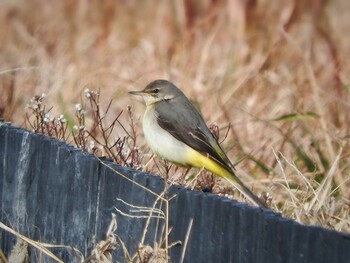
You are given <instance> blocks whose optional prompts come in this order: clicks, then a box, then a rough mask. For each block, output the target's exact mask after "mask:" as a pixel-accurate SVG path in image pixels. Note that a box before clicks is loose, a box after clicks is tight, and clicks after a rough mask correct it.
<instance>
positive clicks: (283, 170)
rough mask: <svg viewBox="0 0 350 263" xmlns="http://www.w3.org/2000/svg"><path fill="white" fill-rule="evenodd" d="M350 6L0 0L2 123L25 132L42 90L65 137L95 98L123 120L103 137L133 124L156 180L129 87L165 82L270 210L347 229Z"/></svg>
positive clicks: (343, 1)
mask: <svg viewBox="0 0 350 263" xmlns="http://www.w3.org/2000/svg"><path fill="white" fill-rule="evenodd" d="M349 11H350V3H349V1H347V0H334V1H327V0H312V1H303V0H294V1H293V0H281V1H268V0H260V1H255V0H247V1H241V0H227V1H215V0H211V1H209V0H207V1H196V0H184V1H161V0H155V1H136V0H130V1H121V0H120V1H113V0H105V1H98V0H92V1H84V0H80V1H69V0H62V1H43V0H31V1H25V0H14V1H10V0H2V1H1V2H0V117H2V118H4V119H5V120H7V121H11V122H12V123H14V124H15V125H21V126H23V125H25V119H26V117H25V114H26V111H28V107H26V105H27V104H29V102H30V99H31V98H32V97H33V96H34V95H40V94H42V93H45V94H46V98H45V100H46V104H47V105H49V106H48V107H52V109H51V111H50V114H52V115H54V116H59V115H60V114H63V115H64V116H65V118H66V119H68V122H70V125H68V129H69V130H73V125H74V124H75V125H76V124H77V123H75V122H74V118H73V117H74V114H75V112H76V108H75V107H74V105H75V104H77V103H81V104H84V90H85V89H87V88H88V89H90V90H100V97H99V106H100V107H101V111H103V110H106V109H107V108H108V105H109V103H110V100H111V99H113V102H112V104H111V105H110V107H109V111H108V114H106V116H105V118H104V120H103V121H104V122H106V123H108V122H113V120H114V118H115V117H116V116H117V115H118V114H119V113H120V112H121V111H124V113H123V115H121V117H120V118H119V120H120V122H121V124H122V125H120V127H119V128H116V129H115V130H114V131H113V136H112V137H111V140H112V141H115V140H117V138H119V137H120V136H128V135H127V134H126V132H125V130H124V129H123V127H128V128H129V124H130V118H133V121H134V123H133V125H134V127H136V130H135V133H136V136H137V137H136V138H137V140H136V138H133V139H134V140H136V144H137V147H138V149H140V152H141V154H142V163H143V165H144V166H143V167H144V169H145V170H148V171H151V172H154V173H160V172H159V170H158V168H157V167H158V166H159V165H158V164H157V163H156V162H155V161H154V160H153V159H151V153H150V152H149V149H148V147H147V146H146V145H145V142H144V140H143V135H142V129H141V121H140V117H141V116H142V113H143V104H142V103H140V101H138V100H134V99H132V98H131V97H130V96H129V95H128V94H127V91H129V90H135V89H142V88H143V87H145V86H146V85H147V84H148V83H149V82H150V81H152V80H154V79H159V78H164V79H169V80H171V81H172V82H174V83H175V84H176V85H178V86H179V87H180V88H182V89H183V90H184V92H185V93H186V94H187V95H188V96H189V97H190V98H191V99H193V101H194V103H195V104H196V105H198V107H199V109H200V110H201V112H202V113H203V115H204V117H205V119H206V120H207V123H208V125H213V124H214V127H215V125H218V127H219V134H220V138H224V137H226V138H225V140H224V142H223V146H224V148H225V149H226V150H227V152H228V155H229V156H230V158H231V159H232V160H233V162H235V161H237V160H241V162H240V163H239V165H238V166H237V169H238V172H239V174H240V176H241V178H242V179H243V181H245V182H246V183H247V184H248V185H249V186H250V187H251V188H253V190H254V191H255V192H256V193H261V192H265V193H268V194H265V197H267V196H269V197H268V198H270V199H271V200H270V202H271V207H272V208H274V209H276V210H279V211H281V212H282V213H283V214H284V216H287V217H291V218H294V219H297V220H298V221H301V222H305V223H313V224H320V225H322V226H325V227H330V228H333V229H336V230H339V231H345V232H349V231H350V230H349V229H350V219H349V205H350V202H349V199H350V190H349V185H350V182H349V172H350V157H349V153H350V151H349V129H350V114H349V113H350V95H349V94H350V93H349V76H350V65H349V63H348V58H349V57H350V35H349V32H350V18H349ZM85 95H86V93H85ZM85 103H86V102H85ZM128 105H133V116H132V117H130V116H129V117H130V118H129V117H128V115H127V114H126V112H127V110H126V109H127V106H128ZM72 120H73V121H72ZM89 122H93V121H92V120H90V119H89V118H87V119H86V123H84V125H86V126H88V125H89ZM122 126H123V127H122ZM227 131H228V134H227V136H225V134H226V132H227ZM70 142H74V140H73V139H72V138H70ZM134 142H135V141H134ZM112 143H113V142H112ZM242 158H243V159H242ZM165 166H166V167H165V170H166V171H167V172H168V173H169V171H170V172H171V174H170V177H173V178H179V177H181V176H182V175H183V172H179V170H178V169H175V168H174V167H170V168H169V169H168V168H167V165H165ZM179 173H180V174H181V175H180V176H179V175H178V177H177V174H179ZM186 176H187V178H193V175H192V177H191V174H187V175H186ZM201 176H202V179H197V181H198V184H199V185H200V186H201V187H202V186H205V185H206V184H208V183H210V182H212V181H213V180H214V181H215V182H214V183H213V185H214V187H213V191H214V192H218V193H222V194H226V193H229V194H231V195H234V197H235V198H240V196H238V194H237V193H235V192H234V193H232V192H230V191H229V190H227V188H225V185H224V184H223V183H222V182H220V180H219V179H216V178H214V179H213V178H212V177H211V176H210V175H208V174H203V175H201ZM199 178H201V177H199ZM203 178H204V179H203ZM208 178H209V179H208ZM170 179H171V178H170ZM174 180H175V181H176V180H177V179H173V181H174ZM185 182H187V181H186V180H185Z"/></svg>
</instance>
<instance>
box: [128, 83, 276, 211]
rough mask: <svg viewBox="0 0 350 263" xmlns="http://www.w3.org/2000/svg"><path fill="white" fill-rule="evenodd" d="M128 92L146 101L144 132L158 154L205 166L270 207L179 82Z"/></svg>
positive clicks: (150, 84)
mask: <svg viewBox="0 0 350 263" xmlns="http://www.w3.org/2000/svg"><path fill="white" fill-rule="evenodd" d="M129 93H130V94H131V95H141V96H142V98H143V100H144V103H145V104H146V109H145V112H144V115H143V121H142V126H143V133H144V136H145V139H146V142H147V144H148V145H149V147H150V148H151V150H152V151H153V152H154V153H155V154H156V155H158V156H159V157H161V158H163V159H165V160H167V161H169V162H172V163H174V164H176V165H180V166H186V167H195V168H204V169H206V170H207V171H209V172H211V173H213V174H215V175H217V176H219V177H222V178H224V179H226V180H227V181H228V182H229V183H231V184H232V185H233V186H234V187H235V188H236V189H237V190H239V192H241V193H242V194H243V195H244V196H245V197H246V198H247V199H248V200H249V201H250V202H252V203H253V204H254V205H256V206H259V207H261V208H266V209H268V208H269V207H268V206H267V204H266V203H265V202H264V201H263V200H261V199H260V198H259V197H257V196H256V195H255V194H254V193H253V192H252V191H251V190H250V189H249V188H248V187H247V186H245V185H244V183H243V182H242V181H241V180H240V179H239V178H238V177H237V175H236V173H235V169H234V166H233V165H232V163H231V161H230V160H229V158H228V157H227V155H226V154H225V152H224V151H223V149H222V148H221V146H220V144H219V143H218V141H217V139H216V138H215V137H214V136H213V134H212V133H211V131H210V130H209V128H208V126H207V125H206V123H205V121H204V119H203V117H202V115H201V114H200V113H199V112H198V110H197V109H196V108H195V107H194V106H193V104H192V103H191V102H190V100H189V99H188V98H187V97H186V95H185V94H184V93H183V92H182V91H181V90H180V89H179V88H178V87H177V86H175V85H174V84H173V83H172V82H170V81H168V80H163V79H158V80H154V81H152V82H150V83H149V84H148V85H147V86H146V87H145V88H144V89H143V90H139V91H129Z"/></svg>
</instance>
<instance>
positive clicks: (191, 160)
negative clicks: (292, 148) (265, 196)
mask: <svg viewBox="0 0 350 263" xmlns="http://www.w3.org/2000/svg"><path fill="white" fill-rule="evenodd" d="M187 160H188V163H187V164H188V165H191V166H194V167H198V168H201V167H203V168H205V169H206V170H208V171H210V172H212V173H214V174H216V175H217V176H220V177H222V178H225V179H226V180H227V181H229V182H230V183H231V184H232V185H233V186H234V187H235V188H237V190H238V191H240V192H241V193H242V194H243V195H244V196H245V197H246V198H248V199H249V200H250V201H251V202H252V203H253V204H255V205H257V206H260V207H262V208H269V207H268V206H267V204H266V203H265V202H264V201H262V200H261V199H260V198H259V197H257V196H256V195H255V194H254V193H253V192H252V191H250V190H249V188H248V187H246V186H245V185H244V184H243V182H242V181H241V180H240V179H239V178H238V177H237V176H236V175H235V173H234V172H233V170H232V169H230V167H229V166H226V167H224V166H223V165H221V164H219V163H218V162H217V161H215V160H213V159H211V158H210V157H208V156H204V155H203V154H201V153H199V152H197V151H195V150H193V149H191V150H188V156H187Z"/></svg>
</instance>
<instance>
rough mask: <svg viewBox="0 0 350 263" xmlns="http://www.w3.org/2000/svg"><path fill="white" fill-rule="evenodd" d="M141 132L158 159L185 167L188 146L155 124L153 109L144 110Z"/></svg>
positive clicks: (151, 107)
mask: <svg viewBox="0 0 350 263" xmlns="http://www.w3.org/2000/svg"><path fill="white" fill-rule="evenodd" d="M143 132H144V135H145V138H146V141H147V143H148V145H149V147H150V148H151V150H152V151H153V152H154V153H155V154H157V155H159V156H160V157H162V158H164V159H166V160H168V161H170V162H174V163H177V164H182V165H187V161H188V159H187V154H188V152H189V146H187V145H186V144H184V143H182V142H180V141H178V140H177V139H176V138H175V137H173V136H172V135H171V134H170V133H169V132H167V131H166V130H164V129H163V128H161V127H160V126H159V124H158V122H157V113H156V111H155V107H153V106H150V107H147V108H146V111H145V114H144V116H143Z"/></svg>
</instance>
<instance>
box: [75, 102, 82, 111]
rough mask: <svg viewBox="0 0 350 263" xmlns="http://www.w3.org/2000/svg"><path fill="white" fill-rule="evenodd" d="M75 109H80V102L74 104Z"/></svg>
mask: <svg viewBox="0 0 350 263" xmlns="http://www.w3.org/2000/svg"><path fill="white" fill-rule="evenodd" d="M75 110H76V111H81V105H80V103H78V104H75Z"/></svg>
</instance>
